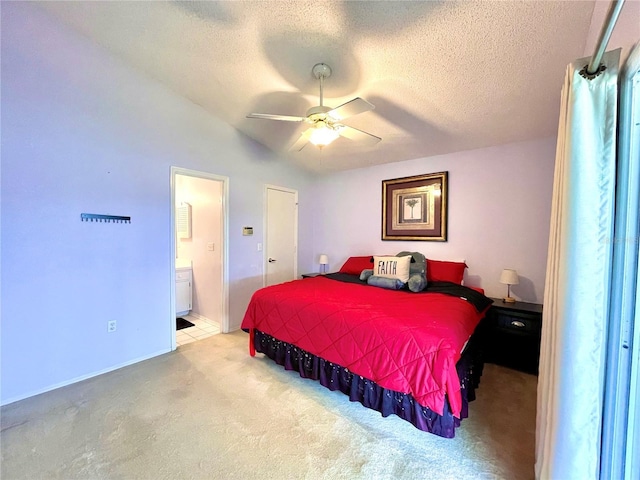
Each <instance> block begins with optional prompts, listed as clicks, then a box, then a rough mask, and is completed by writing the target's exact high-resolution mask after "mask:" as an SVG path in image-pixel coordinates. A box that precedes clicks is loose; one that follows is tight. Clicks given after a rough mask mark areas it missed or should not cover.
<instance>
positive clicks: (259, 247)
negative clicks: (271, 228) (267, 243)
mask: <svg viewBox="0 0 640 480" xmlns="http://www.w3.org/2000/svg"><path fill="white" fill-rule="evenodd" d="M258 251H259V252H261V251H262V244H261V243H259V244H258Z"/></svg>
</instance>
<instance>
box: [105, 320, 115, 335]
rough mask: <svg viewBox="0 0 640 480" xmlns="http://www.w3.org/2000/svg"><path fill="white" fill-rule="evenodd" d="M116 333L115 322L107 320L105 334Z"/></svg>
mask: <svg viewBox="0 0 640 480" xmlns="http://www.w3.org/2000/svg"><path fill="white" fill-rule="evenodd" d="M115 331H116V321H115V320H109V321H108V322H107V332H109V333H112V332H115Z"/></svg>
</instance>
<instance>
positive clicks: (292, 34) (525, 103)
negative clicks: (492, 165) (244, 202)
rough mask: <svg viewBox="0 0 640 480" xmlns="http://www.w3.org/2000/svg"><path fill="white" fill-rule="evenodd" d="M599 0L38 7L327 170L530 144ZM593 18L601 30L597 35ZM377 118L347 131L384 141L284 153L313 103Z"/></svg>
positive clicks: (306, 163) (552, 118) (545, 122)
mask: <svg viewBox="0 0 640 480" xmlns="http://www.w3.org/2000/svg"><path fill="white" fill-rule="evenodd" d="M594 5H595V2H593V1H546V0H545V1H526V2H525V1H523V2H515V1H508V2H507V1H463V2H454V1H440V2H437V1H428V2H392V1H385V2H370V1H351V2H336V1H312V2H307V1H297V0H284V1H251V2H241V1H236V2H231V1H222V2H197V1H196V2H178V1H169V2H154V1H152V2H144V1H143V2H88V1H86V2H45V3H42V4H40V7H41V8H43V9H44V10H46V11H48V12H49V13H51V14H52V15H53V16H55V17H57V18H58V19H59V20H61V21H62V22H64V23H66V24H68V25H69V26H71V27H72V28H74V29H75V30H77V31H79V32H81V33H82V34H83V35H85V36H86V37H88V38H89V39H90V40H92V41H94V42H96V43H97V44H99V45H101V46H102V47H104V48H106V49H107V50H109V51H110V52H111V53H112V54H114V55H115V56H117V57H119V58H121V59H122V61H124V62H125V63H127V64H129V65H130V66H132V67H133V68H135V69H137V70H139V71H142V72H143V73H144V74H145V75H148V76H150V77H153V78H155V79H156V80H157V81H159V82H161V83H163V84H164V85H166V86H167V87H169V88H170V89H172V90H173V91H174V92H176V93H177V94H179V95H181V96H184V97H186V98H188V99H189V100H191V101H192V102H193V103H195V104H197V105H200V106H201V107H202V108H204V109H205V110H207V111H208V112H210V113H211V114H212V115H214V116H216V117H218V118H220V119H221V120H223V121H224V122H226V123H228V124H230V125H232V126H233V127H235V128H236V129H238V130H239V131H241V132H242V133H244V134H246V135H247V136H249V137H251V138H253V139H255V140H256V141H258V142H260V143H262V144H263V145H265V146H266V147H268V148H269V149H271V150H273V151H274V152H276V153H278V154H279V155H281V156H282V158H283V161H284V160H285V159H286V160H289V161H292V162H294V163H296V164H299V165H300V166H302V167H304V168H307V169H310V170H312V171H317V172H327V171H336V170H344V169H350V168H358V167H363V166H370V165H376V164H381V163H389V162H396V161H402V160H408V159H413V158H421V157H428V156H432V155H438V154H444V153H451V152H456V151H462V150H470V149H476V148H482V147H486V146H492V145H502V144H505V143H511V142H518V141H524V140H529V139H537V138H542V137H548V136H551V135H553V134H554V133H555V132H556V129H557V123H558V111H559V107H558V105H559V101H560V88H561V85H562V79H563V76H564V72H565V68H566V65H567V64H568V63H569V62H571V61H573V60H575V59H576V58H579V57H582V56H583V54H584V50H585V45H586V43H587V39H588V36H589V33H590V27H591V23H592V15H593V12H594ZM599 26H600V24H598V28H599ZM319 62H324V63H327V64H328V65H330V67H331V68H332V70H333V74H332V75H331V77H330V78H329V79H327V80H326V82H325V88H324V97H325V105H329V106H332V107H335V106H338V105H340V104H342V103H344V102H346V101H348V100H350V99H352V98H354V97H356V96H360V97H362V98H364V99H366V100H368V101H369V102H371V103H372V104H373V105H375V110H373V111H371V112H366V113H362V114H360V115H357V116H354V117H351V118H349V119H348V120H346V121H345V122H344V123H345V124H348V125H350V126H353V127H355V128H358V129H360V130H364V131H367V132H370V133H372V134H374V135H376V136H379V137H382V141H381V142H379V143H378V144H376V145H374V146H366V145H361V144H359V143H358V142H354V141H350V140H348V139H345V138H339V139H338V140H336V141H335V142H334V143H333V144H331V145H329V146H327V147H325V148H324V149H322V150H320V149H318V148H317V147H314V146H313V145H308V146H307V147H305V148H304V149H303V150H302V151H300V152H296V153H291V152H289V151H288V149H289V146H290V145H291V144H293V143H294V142H295V141H296V140H297V139H298V137H299V136H300V134H301V133H302V132H303V131H304V130H305V128H306V126H305V125H304V124H299V123H292V122H276V121H269V120H257V119H249V118H246V115H248V114H249V113H252V112H259V113H274V114H283V115H295V116H304V114H305V112H306V110H307V109H308V108H309V107H312V106H315V105H317V104H318V93H319V92H318V81H317V80H316V79H315V77H314V76H313V75H312V72H311V69H312V67H313V65H314V64H316V63H319Z"/></svg>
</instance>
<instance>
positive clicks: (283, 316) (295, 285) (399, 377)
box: [242, 277, 481, 418]
mask: <svg viewBox="0 0 640 480" xmlns="http://www.w3.org/2000/svg"><path fill="white" fill-rule="evenodd" d="M480 319H481V314H479V313H478V312H477V311H476V309H475V308H474V307H473V305H471V304H470V303H468V302H466V301H464V300H462V299H460V298H457V297H453V296H450V295H444V294H440V293H411V292H408V291H394V290H385V289H382V288H377V287H371V286H367V285H357V284H351V283H343V282H339V281H336V280H331V279H328V278H323V277H315V278H308V279H304V280H295V281H292V282H287V283H283V284H279V285H274V286H271V287H266V288H263V289H260V290H258V291H257V292H255V294H254V295H253V297H252V299H251V302H250V303H249V306H248V308H247V312H246V313H245V316H244V320H243V321H242V328H245V329H250V328H255V329H258V330H260V331H262V332H264V333H266V334H268V335H271V336H272V337H274V338H276V339H278V340H281V341H283V342H287V343H291V344H293V345H296V346H298V347H300V348H302V349H304V350H306V351H308V352H309V353H312V354H314V355H316V356H318V357H321V358H324V359H325V360H329V361H330V362H334V363H337V364H338V365H341V366H343V367H346V368H348V369H349V370H350V371H351V372H353V373H355V374H357V375H360V376H363V377H366V378H368V379H370V380H373V381H374V382H376V383H377V384H378V385H380V386H382V387H384V388H387V389H390V390H395V391H398V392H402V393H409V394H411V395H412V396H413V398H414V399H415V400H416V401H417V402H418V403H419V404H420V405H423V406H426V407H428V408H430V409H431V410H433V411H435V412H436V413H438V414H439V415H442V414H443V407H444V402H445V395H446V396H447V398H448V400H449V406H450V408H451V412H452V413H453V415H455V416H456V417H458V418H459V417H460V408H461V405H462V401H461V395H460V381H459V379H458V375H457V373H456V367H455V365H456V362H457V361H458V360H459V359H460V354H461V351H462V348H463V347H464V345H465V343H466V342H467V340H468V339H469V337H470V336H471V334H472V333H473V331H474V329H475V327H476V325H477V324H478V322H479V321H480Z"/></svg>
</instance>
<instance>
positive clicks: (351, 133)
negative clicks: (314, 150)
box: [338, 125, 382, 145]
mask: <svg viewBox="0 0 640 480" xmlns="http://www.w3.org/2000/svg"><path fill="white" fill-rule="evenodd" d="M338 133H339V134H340V136H341V137H344V138H348V139H349V140H355V141H357V142H361V143H364V144H365V145H375V144H376V143H378V142H379V141H380V140H382V139H381V138H380V137H376V136H375V135H371V134H370V133H367V132H363V131H362V130H358V129H357V128H353V127H349V126H347V125H340V126H339V127H338Z"/></svg>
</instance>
